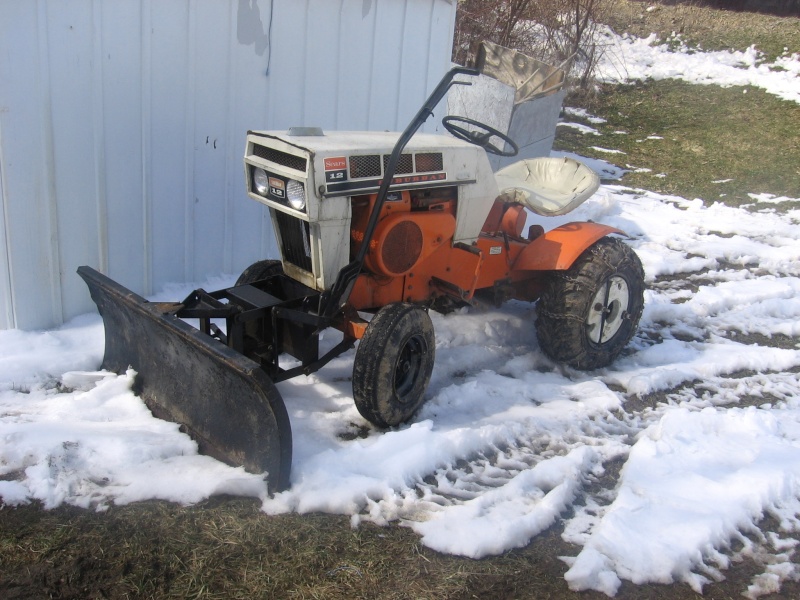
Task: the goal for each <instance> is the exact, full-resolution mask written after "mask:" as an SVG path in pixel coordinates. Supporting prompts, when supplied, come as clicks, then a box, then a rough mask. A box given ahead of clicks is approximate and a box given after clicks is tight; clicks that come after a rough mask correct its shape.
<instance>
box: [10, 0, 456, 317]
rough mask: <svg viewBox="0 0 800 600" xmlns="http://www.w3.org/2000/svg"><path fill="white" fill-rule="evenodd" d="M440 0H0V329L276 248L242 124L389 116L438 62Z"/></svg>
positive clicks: (412, 102)
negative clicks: (107, 284)
mask: <svg viewBox="0 0 800 600" xmlns="http://www.w3.org/2000/svg"><path fill="white" fill-rule="evenodd" d="M455 11H456V2H455V1H454V0H114V1H113V2H109V1H107V0H4V2H2V3H1V4H0V208H1V209H2V210H0V329H6V328H15V327H16V328H23V329H30V328H41V327H49V326H53V325H57V324H60V323H62V322H63V321H65V320H67V319H69V318H71V317H73V316H75V315H78V314H81V313H83V312H88V311H90V310H92V309H93V304H92V303H91V300H90V299H89V295H88V292H87V291H86V290H85V288H84V285H83V282H82V281H80V279H79V277H78V276H77V275H76V274H75V269H76V267H77V266H78V265H81V264H88V265H91V266H94V267H96V268H98V269H100V270H101V271H103V272H105V273H107V274H109V275H110V276H111V277H112V278H114V279H116V280H118V281H119V282H120V283H122V284H123V285H125V286H127V287H129V288H131V289H133V290H135V291H137V292H139V293H143V294H148V293H151V292H152V291H153V290H155V289H157V288H159V287H160V286H162V285H163V284H164V283H167V282H172V281H198V280H202V279H203V278H204V277H205V276H207V275H208V274H211V273H222V272H227V273H234V272H237V271H239V270H241V269H242V268H243V267H244V266H246V265H247V264H249V263H251V262H253V261H255V260H257V259H259V258H264V257H267V256H270V255H273V256H274V255H275V253H276V252H275V250H274V242H273V239H272V232H271V225H270V223H269V218H268V214H267V212H266V211H265V210H263V209H262V208H261V207H260V206H259V205H257V203H254V202H251V201H249V200H248V199H247V197H246V194H245V190H244V181H243V179H244V178H243V175H242V153H243V151H244V139H245V133H246V131H247V130H248V129H282V128H286V127H289V126H293V125H318V126H321V127H323V128H329V129H344V130H346V129H373V130H374V129H378V130H382V129H398V128H402V127H403V126H404V125H405V123H406V121H407V120H408V119H409V118H410V117H411V116H412V115H413V114H414V113H415V111H416V109H417V107H418V105H419V104H421V103H422V101H423V100H424V99H425V97H426V96H427V94H428V92H429V91H430V90H431V89H432V88H433V87H434V86H435V84H436V83H437V82H438V80H439V78H440V77H441V75H442V74H443V73H444V72H445V70H447V68H448V67H449V65H450V52H451V46H452V37H453V26H454V22H455Z"/></svg>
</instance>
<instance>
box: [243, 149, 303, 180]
mask: <svg viewBox="0 0 800 600" xmlns="http://www.w3.org/2000/svg"><path fill="white" fill-rule="evenodd" d="M253 154H254V155H255V156H258V157H259V158H263V159H264V160H268V161H270V162H273V163H275V164H276V165H281V166H284V167H289V168H290V169H294V170H295V171H302V172H303V173H305V172H306V169H307V168H308V161H307V160H306V159H305V158H304V157H302V156H296V155H294V154H289V153H288V152H282V151H280V150H275V148H268V147H267V146H259V145H258V144H253Z"/></svg>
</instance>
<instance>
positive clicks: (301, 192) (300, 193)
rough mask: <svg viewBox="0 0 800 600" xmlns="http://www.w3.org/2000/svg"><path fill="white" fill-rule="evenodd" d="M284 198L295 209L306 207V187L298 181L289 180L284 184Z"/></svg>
mask: <svg viewBox="0 0 800 600" xmlns="http://www.w3.org/2000/svg"><path fill="white" fill-rule="evenodd" d="M286 199H287V200H288V201H289V204H290V205H291V207H292V208H293V209H295V210H303V209H304V208H305V207H306V188H305V187H304V186H303V184H302V183H300V182H299V181H290V182H289V183H288V184H287V185H286Z"/></svg>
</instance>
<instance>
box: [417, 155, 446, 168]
mask: <svg viewBox="0 0 800 600" xmlns="http://www.w3.org/2000/svg"><path fill="white" fill-rule="evenodd" d="M416 162H417V173H433V172H434V171H443V170H444V165H443V162H442V153H441V152H424V153H420V154H417V155H416Z"/></svg>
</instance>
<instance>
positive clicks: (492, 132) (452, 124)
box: [442, 115, 519, 156]
mask: <svg viewBox="0 0 800 600" xmlns="http://www.w3.org/2000/svg"><path fill="white" fill-rule="evenodd" d="M457 123H458V124H457ZM461 123H463V124H464V125H472V126H473V127H477V129H478V130H477V131H470V130H469V129H465V128H464V127H463V126H462V125H461ZM442 125H444V128H445V129H446V130H447V131H449V132H450V133H452V134H453V135H454V136H455V137H457V138H458V139H460V140H464V141H465V142H469V143H470V144H475V145H476V146H480V147H481V148H483V149H484V150H486V152H489V153H490V154H497V155H498V156H516V155H517V153H518V152H519V146H517V144H516V143H515V142H514V140H512V139H511V138H510V137H508V136H507V135H506V134H505V133H501V132H499V131H497V129H495V128H494V127H489V126H488V125H486V124H484V123H480V122H478V121H475V120H474V119H468V118H467V117H457V116H455V115H450V116H448V117H445V118H444V119H442ZM493 137H498V138H500V139H501V140H502V141H504V142H505V143H506V144H508V145H509V146H511V150H509V151H507V152H506V151H505V150H501V149H500V148H498V147H497V146H495V145H494V144H492V143H491V142H490V141H489V140H491V139H492V138H493Z"/></svg>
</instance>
